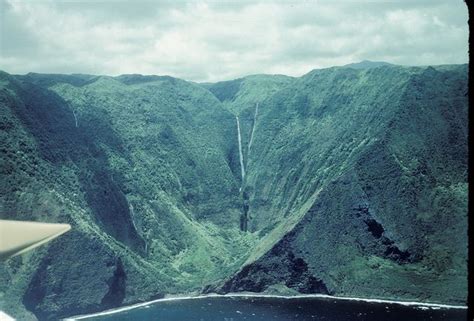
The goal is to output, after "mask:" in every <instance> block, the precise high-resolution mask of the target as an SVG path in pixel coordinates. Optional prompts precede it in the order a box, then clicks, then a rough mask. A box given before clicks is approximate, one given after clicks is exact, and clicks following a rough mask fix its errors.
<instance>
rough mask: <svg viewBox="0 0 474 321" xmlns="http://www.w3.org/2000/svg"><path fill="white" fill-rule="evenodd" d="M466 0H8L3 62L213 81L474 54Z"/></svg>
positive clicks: (2, 16) (1, 5)
mask: <svg viewBox="0 0 474 321" xmlns="http://www.w3.org/2000/svg"><path fill="white" fill-rule="evenodd" d="M467 21H468V13H467V7H466V5H465V3H464V2H463V1H462V0H444V1H443V0H393V1H387V0H378V1H377V0H365V1H362V0H359V1H356V0H299V1H296V0H274V1H257V0H254V1H250V0H243V1H237V0H223V1H217V0H214V1H191V0H188V1H183V0H181V1H180V0H176V1H171V0H165V1H163V0H162V1H159V0H156V1H143V0H141V1H140V0H138V1H123V0H102V1H93V0H83V1H76V0H65V1H52V0H51V1H48V0H30V1H18V0H0V70H4V71H6V72H9V73H13V74H25V73H28V72H41V73H66V74H69V73H84V74H100V75H120V74H135V73H139V74H156V75H170V76H174V77H179V78H183V79H186V80H191V81H199V82H207V81H210V82H213V81H220V80H229V79H235V78H239V77H242V76H245V75H250V74H261V73H266V74H286V75H291V76H300V75H303V74H305V73H307V72H309V71H310V70H312V69H315V68H325V67H330V66H337V65H344V64H348V63H352V62H358V61H361V60H366V59H367V60H374V61H387V62H391V63H395V64H402V65H437V64H459V63H467V62H468V34H469V28H468V24H467Z"/></svg>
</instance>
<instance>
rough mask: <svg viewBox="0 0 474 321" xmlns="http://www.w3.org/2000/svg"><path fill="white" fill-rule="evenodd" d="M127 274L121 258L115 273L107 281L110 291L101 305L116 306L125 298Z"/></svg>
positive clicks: (116, 265)
mask: <svg viewBox="0 0 474 321" xmlns="http://www.w3.org/2000/svg"><path fill="white" fill-rule="evenodd" d="M126 280H127V274H126V273H125V271H124V268H123V263H122V260H121V259H120V258H119V259H118V260H117V263H116V264H115V271H114V275H113V276H112V277H111V278H110V279H109V280H108V281H107V283H108V284H109V291H108V292H107V294H106V295H105V296H104V297H103V298H102V301H101V305H102V306H104V307H116V306H119V305H120V304H122V302H123V300H124V299H125V286H126V284H125V282H126Z"/></svg>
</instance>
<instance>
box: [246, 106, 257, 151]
mask: <svg viewBox="0 0 474 321" xmlns="http://www.w3.org/2000/svg"><path fill="white" fill-rule="evenodd" d="M257 116H258V103H257V105H256V106H255V113H254V114H253V125H252V131H251V132H250V140H249V146H248V151H247V158H248V154H250V147H251V146H252V142H253V133H254V131H255V127H256V126H257Z"/></svg>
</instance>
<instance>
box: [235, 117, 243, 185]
mask: <svg viewBox="0 0 474 321" xmlns="http://www.w3.org/2000/svg"><path fill="white" fill-rule="evenodd" d="M235 120H236V121H237V138H238V140H239V158H240V171H241V174H242V184H243V183H244V179H245V168H244V155H243V154H242V137H241V136H240V123H239V116H235Z"/></svg>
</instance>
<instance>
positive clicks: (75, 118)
mask: <svg viewBox="0 0 474 321" xmlns="http://www.w3.org/2000/svg"><path fill="white" fill-rule="evenodd" d="M72 114H73V115H74V120H75V122H76V128H78V126H77V116H76V113H75V112H74V110H73V111H72Z"/></svg>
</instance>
